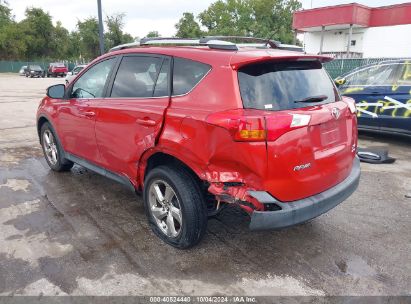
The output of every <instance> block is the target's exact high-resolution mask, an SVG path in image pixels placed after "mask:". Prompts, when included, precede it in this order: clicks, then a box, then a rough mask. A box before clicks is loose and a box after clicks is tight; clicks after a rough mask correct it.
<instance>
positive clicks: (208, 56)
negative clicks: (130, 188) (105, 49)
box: [96, 46, 332, 68]
mask: <svg viewBox="0 0 411 304" xmlns="http://www.w3.org/2000/svg"><path fill="white" fill-rule="evenodd" d="M135 53H146V54H158V55H167V56H175V57H182V58H186V59H191V60H195V61H200V62H203V63H207V64H210V65H221V64H223V65H231V66H232V67H233V68H239V67H241V66H242V65H244V64H249V63H253V62H261V61H265V60H276V59H281V60H319V61H321V62H327V61H330V60H332V58H331V57H328V56H322V55H310V54H304V53H301V52H295V51H289V50H280V49H259V48H255V47H242V48H240V49H238V50H235V51H233V50H222V49H211V48H209V47H204V46H161V47H159V46H140V47H135V48H127V49H122V50H118V51H113V52H110V53H107V54H104V55H103V56H101V57H99V58H97V59H96V60H98V59H101V58H105V57H109V56H112V55H120V54H122V55H123V54H135Z"/></svg>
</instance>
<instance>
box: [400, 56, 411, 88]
mask: <svg viewBox="0 0 411 304" xmlns="http://www.w3.org/2000/svg"><path fill="white" fill-rule="evenodd" d="M400 66H401V70H400V77H399V79H398V84H399V85H406V86H409V85H411V62H408V61H406V62H405V63H404V64H401V65H400Z"/></svg>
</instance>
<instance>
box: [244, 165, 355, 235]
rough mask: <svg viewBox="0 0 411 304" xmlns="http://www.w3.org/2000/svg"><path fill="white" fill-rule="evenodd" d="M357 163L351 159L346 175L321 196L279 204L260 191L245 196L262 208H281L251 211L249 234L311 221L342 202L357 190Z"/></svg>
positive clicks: (250, 192) (320, 194)
mask: <svg viewBox="0 0 411 304" xmlns="http://www.w3.org/2000/svg"><path fill="white" fill-rule="evenodd" d="M360 173H361V170H360V161H359V159H358V157H355V159H354V163H353V167H352V170H351V173H350V175H349V176H348V177H347V178H346V179H345V180H344V181H342V182H341V183H339V184H338V185H336V186H334V187H333V188H331V189H328V190H326V191H324V192H322V193H319V194H316V195H313V196H311V197H307V198H304V199H302V200H298V201H294V202H290V203H281V202H279V201H277V200H276V199H275V198H273V197H272V196H271V195H270V194H269V193H267V192H264V191H249V194H250V195H251V196H253V197H254V198H256V199H257V200H258V201H260V202H261V203H264V204H275V205H277V206H279V207H281V210H277V211H254V212H253V213H252V215H251V223H250V229H251V230H268V229H280V228H285V227H290V226H293V225H296V224H299V223H303V222H306V221H308V220H311V219H313V218H315V217H317V216H319V215H321V214H323V213H325V212H327V211H328V210H330V209H332V208H334V207H335V206H337V205H338V204H340V203H341V202H343V201H344V200H346V199H347V198H348V197H349V196H350V195H351V194H352V193H353V192H354V191H355V190H356V189H357V187H358V184H359V181H360Z"/></svg>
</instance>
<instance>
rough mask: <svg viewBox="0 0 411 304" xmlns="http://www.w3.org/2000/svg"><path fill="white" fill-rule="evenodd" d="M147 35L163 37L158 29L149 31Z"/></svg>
mask: <svg viewBox="0 0 411 304" xmlns="http://www.w3.org/2000/svg"><path fill="white" fill-rule="evenodd" d="M146 37H149V38H154V37H161V35H160V34H159V33H158V32H157V31H151V32H148V34H147V36H146Z"/></svg>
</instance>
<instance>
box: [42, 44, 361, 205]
mask: <svg viewBox="0 0 411 304" xmlns="http://www.w3.org/2000/svg"><path fill="white" fill-rule="evenodd" d="M126 53H145V54H150V53H152V54H163V55H168V56H177V57H184V58H188V59H192V60H197V61H200V62H204V63H207V64H209V65H211V66H212V69H211V71H210V72H209V73H208V74H207V76H206V77H205V78H204V79H203V80H202V81H201V82H200V83H199V84H198V85H197V86H196V87H195V88H194V90H192V91H191V92H190V93H189V94H187V95H184V96H178V97H171V98H168V97H167V98H155V99H152V98H147V99H132V98H131V99H130V98H127V99H121V98H101V99H94V100H91V99H90V100H76V99H70V100H53V99H50V98H48V97H46V98H44V99H43V101H42V102H41V104H40V106H39V109H38V114H37V118H38V119H39V118H40V116H44V117H47V119H48V120H49V121H50V123H51V124H52V125H53V126H54V128H55V130H56V132H57V135H58V137H59V138H60V139H61V142H62V145H63V147H64V149H65V150H66V151H67V152H70V153H72V154H75V155H77V156H78V157H82V158H85V159H87V160H89V161H91V162H93V163H95V164H97V165H100V166H103V167H105V168H106V169H108V170H111V171H113V172H116V173H118V174H121V175H123V176H126V177H128V178H129V179H130V181H131V182H132V183H133V185H135V187H136V188H138V189H141V188H142V187H143V186H144V174H145V170H146V168H147V161H148V160H149V159H150V157H151V156H153V155H155V154H156V153H165V154H168V155H171V156H174V157H175V158H177V159H179V160H180V161H181V162H183V163H184V164H186V165H187V166H188V167H189V168H191V169H192V170H193V171H194V173H195V174H197V175H198V177H199V178H200V179H201V180H204V181H206V182H208V183H209V192H210V193H212V194H214V195H216V198H217V199H221V200H224V201H226V202H230V203H233V202H238V203H240V202H239V201H244V202H248V203H249V204H251V206H254V207H253V208H251V207H250V205H248V206H247V205H241V203H240V206H241V207H242V208H243V209H244V210H246V211H248V212H252V210H253V209H256V210H263V208H264V206H263V205H262V204H261V203H259V202H258V201H256V200H255V199H253V198H252V197H250V196H249V195H248V194H247V191H249V190H262V191H268V192H270V193H271V194H272V195H273V196H274V197H276V198H277V199H279V200H282V201H292V200H297V199H300V198H303V197H307V196H311V195H313V194H317V193H320V192H322V191H324V190H326V189H328V188H330V187H332V186H334V185H335V184H337V183H339V182H341V181H342V180H343V179H345V178H346V177H347V175H348V174H349V172H350V169H351V165H352V161H353V158H354V155H355V152H354V153H353V152H352V151H351V148H352V146H353V145H356V142H357V136H356V129H357V128H356V116H355V115H353V114H352V113H350V111H349V110H348V106H347V104H346V103H344V102H337V103H333V104H328V105H324V106H316V107H307V108H304V109H297V110H287V111H278V112H274V111H261V110H251V109H248V110H245V109H243V105H242V100H241V96H240V92H239V88H238V79H237V71H236V69H237V68H238V67H240V66H242V65H244V64H247V63H250V62H257V61H263V60H299V59H304V58H305V59H318V60H323V61H326V60H329V58H328V57H322V56H312V55H304V54H295V53H293V52H286V51H280V50H278V51H277V50H271V51H268V50H267V51H264V50H244V51H239V52H231V51H223V50H210V49H208V48H191V47H142V48H136V49H126V50H121V51H117V52H113V53H109V54H106V55H103V56H102V57H100V58H97V59H96V60H95V61H93V63H91V64H89V65H88V67H87V68H85V69H83V70H82V71H81V73H80V75H78V76H77V78H78V77H81V75H82V74H83V73H85V72H86V71H87V70H88V69H89V68H90V67H92V66H93V65H94V64H95V63H97V62H99V61H101V60H103V59H104V58H107V57H109V56H113V55H117V54H126ZM77 78H76V79H77ZM74 81H75V80H74ZM331 107H338V108H339V109H340V111H341V118H340V120H339V121H338V122H336V123H333V122H332V121H331V120H332V118H331V114H330V109H331ZM90 113H94V114H95V115H94V116H93V115H90ZM292 114H304V115H310V116H311V120H310V122H309V124H308V125H305V126H300V127H298V128H297V127H296V128H292V127H290V125H289V124H290V119H291V117H292V116H291V115H292ZM287 124H288V126H287ZM324 128H326V130H325V129H324ZM327 128H328V129H327ZM244 129H246V130H264V131H265V133H264V138H262V139H259V140H257V141H253V140H247V139H244V138H238V132H239V131H241V130H244ZM324 130H325V132H326V133H327V134H328V133H329V134H334V133H335V131H336V130H342V132H341V134H343V135H342V137H341V138H339V139H338V140H335V139H333V137H332V136H331V137H330V138H325V139H324V138H322V137H321V134H322V133H324V132H323V131H324ZM307 162H311V163H312V164H313V165H312V167H311V168H310V169H307V170H304V171H301V172H295V171H293V168H294V167H295V166H297V165H301V164H304V163H307ZM226 182H235V183H236V184H235V185H234V186H230V187H225V185H224V183H226Z"/></svg>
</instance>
